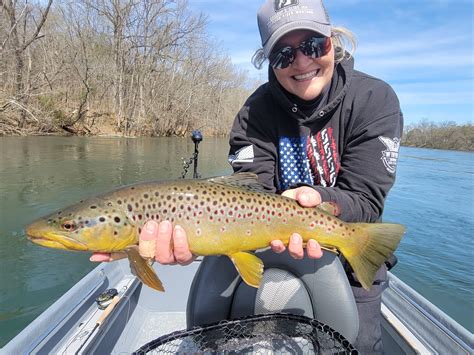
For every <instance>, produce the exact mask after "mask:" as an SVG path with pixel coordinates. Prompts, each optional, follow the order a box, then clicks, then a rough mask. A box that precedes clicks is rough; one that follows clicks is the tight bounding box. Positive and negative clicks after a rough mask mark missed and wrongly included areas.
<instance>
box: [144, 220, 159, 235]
mask: <svg viewBox="0 0 474 355" xmlns="http://www.w3.org/2000/svg"><path fill="white" fill-rule="evenodd" d="M157 225H158V224H157V223H156V222H155V221H148V222H146V225H145V228H146V231H147V232H150V233H154V232H156V226H157Z"/></svg>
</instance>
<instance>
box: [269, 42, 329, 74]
mask: <svg viewBox="0 0 474 355" xmlns="http://www.w3.org/2000/svg"><path fill="white" fill-rule="evenodd" d="M298 49H299V50H300V51H301V52H302V53H303V54H304V55H305V56H307V57H311V58H313V59H315V58H320V57H322V56H324V55H326V54H328V52H329V49H330V47H329V38H328V37H311V38H308V39H307V40H306V41H303V42H301V44H300V45H299V46H298V47H296V48H293V47H291V46H286V47H282V48H280V49H278V50H277V51H275V52H273V53H271V54H270V56H269V58H268V60H269V61H270V65H271V67H272V68H274V69H285V68H288V67H289V66H290V64H291V63H293V62H294V60H295V57H296V51H297V50H298Z"/></svg>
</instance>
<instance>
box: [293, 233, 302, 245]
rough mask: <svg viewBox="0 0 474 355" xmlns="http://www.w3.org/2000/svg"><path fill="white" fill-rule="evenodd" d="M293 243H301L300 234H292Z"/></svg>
mask: <svg viewBox="0 0 474 355" xmlns="http://www.w3.org/2000/svg"><path fill="white" fill-rule="evenodd" d="M291 243H293V244H299V243H301V238H300V236H299V235H298V234H293V235H292V236H291Z"/></svg>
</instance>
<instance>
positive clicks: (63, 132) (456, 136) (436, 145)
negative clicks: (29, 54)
mask: <svg viewBox="0 0 474 355" xmlns="http://www.w3.org/2000/svg"><path fill="white" fill-rule="evenodd" d="M13 122H14V121H12V122H11V123H13ZM15 126H16V125H13V126H12V127H10V129H7V130H6V129H4V130H0V137H1V136H58V137H71V136H88V137H115V138H138V137H187V136H189V135H190V134H191V132H192V131H193V130H194V129H195V128H196V127H191V126H190V127H188V128H183V129H181V130H175V131H173V132H172V133H171V132H168V134H166V133H159V132H154V131H153V130H141V131H137V130H125V129H124V128H123V127H122V126H121V125H117V120H116V118H114V117H113V116H112V115H109V114H99V113H96V114H94V115H92V116H90V117H89V116H88V117H87V118H86V119H84V120H82V121H80V122H76V123H74V124H50V125H42V126H40V125H30V126H28V127H26V128H24V129H20V128H19V127H18V126H16V127H15ZM201 131H202V133H203V134H204V137H223V136H225V135H226V134H225V133H224V132H229V131H230V124H229V127H228V129H226V130H219V131H215V130H213V129H212V128H209V127H203V128H201ZM401 145H402V146H405V147H412V148H428V149H441V150H454V151H466V152H472V151H474V126H473V125H472V124H463V125H458V124H456V123H454V122H444V123H439V124H436V123H433V122H429V121H422V122H420V123H417V124H413V125H409V126H407V127H405V130H404V133H403V138H402V142H401Z"/></svg>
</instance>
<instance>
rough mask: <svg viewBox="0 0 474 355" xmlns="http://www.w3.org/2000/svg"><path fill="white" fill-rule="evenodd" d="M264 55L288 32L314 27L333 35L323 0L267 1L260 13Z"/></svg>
mask: <svg viewBox="0 0 474 355" xmlns="http://www.w3.org/2000/svg"><path fill="white" fill-rule="evenodd" d="M257 21H258V29H259V30H260V37H261V39H262V47H263V52H264V54H265V57H266V58H268V56H269V55H270V53H271V51H272V49H273V46H274V45H275V44H276V43H277V42H278V41H279V40H280V38H281V37H283V36H284V35H285V34H287V33H288V32H291V31H294V30H311V31H315V32H318V33H320V34H322V35H323V36H326V37H330V36H331V23H330V21H329V16H328V14H327V12H326V9H325V8H324V5H323V2H322V0H266V1H265V3H264V4H263V5H262V6H261V7H260V9H259V10H258V13H257Z"/></svg>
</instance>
